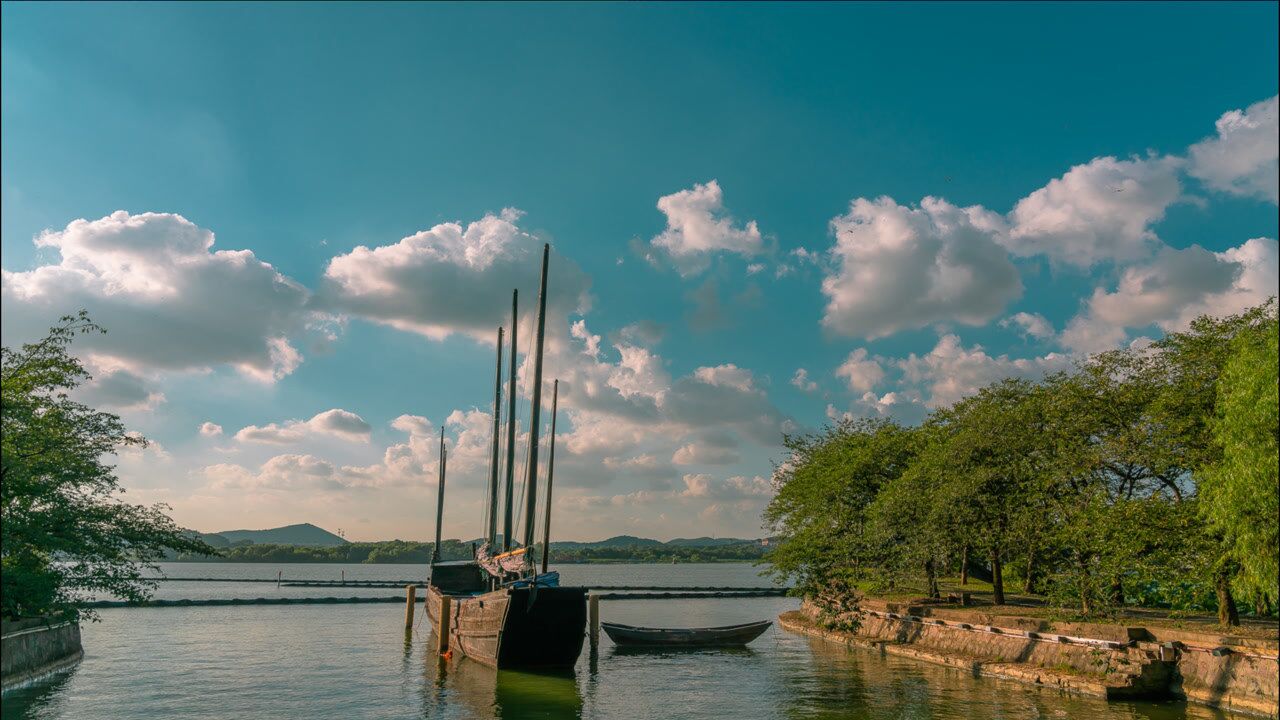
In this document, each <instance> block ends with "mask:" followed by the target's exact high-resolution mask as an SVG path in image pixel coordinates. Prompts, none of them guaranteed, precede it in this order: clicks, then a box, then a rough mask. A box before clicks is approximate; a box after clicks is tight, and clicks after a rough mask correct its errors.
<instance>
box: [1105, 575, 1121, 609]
mask: <svg viewBox="0 0 1280 720" xmlns="http://www.w3.org/2000/svg"><path fill="white" fill-rule="evenodd" d="M1107 602H1109V603H1111V606H1112V607H1122V606H1123V605H1124V582H1123V581H1121V580H1120V577H1119V576H1116V577H1114V578H1112V579H1111V589H1110V590H1109V591H1108V592H1107Z"/></svg>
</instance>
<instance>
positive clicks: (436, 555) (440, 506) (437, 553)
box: [431, 425, 445, 565]
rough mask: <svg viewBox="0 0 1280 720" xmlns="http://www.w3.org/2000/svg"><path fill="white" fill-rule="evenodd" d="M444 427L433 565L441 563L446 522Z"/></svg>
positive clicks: (441, 433) (437, 491)
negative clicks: (444, 522)
mask: <svg viewBox="0 0 1280 720" xmlns="http://www.w3.org/2000/svg"><path fill="white" fill-rule="evenodd" d="M444 464H445V448H444V426H443V425H441V426H440V481H439V483H438V487H437V488H436V544H435V545H432V546H431V564H432V565H434V564H436V563H438V562H440V523H441V522H442V521H443V520H444Z"/></svg>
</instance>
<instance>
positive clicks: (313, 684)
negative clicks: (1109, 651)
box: [0, 563, 1237, 720]
mask: <svg viewBox="0 0 1280 720" xmlns="http://www.w3.org/2000/svg"><path fill="white" fill-rule="evenodd" d="M342 569H345V570H346V572H347V579H349V580H352V579H361V580H378V579H386V580H403V579H410V578H414V577H419V576H421V575H422V574H423V572H424V569H423V568H422V567H421V566H407V565H400V566H388V565H347V566H336V565H282V566H272V565H265V564H243V565H238V564H237V565H233V564H203V563H173V564H169V565H166V566H165V571H166V573H167V574H168V575H170V576H172V577H212V576H218V577H228V578H241V579H243V578H274V577H275V573H276V571H277V570H283V571H284V573H285V577H286V579H287V578H289V577H294V578H296V579H303V578H310V579H334V580H336V579H337V578H338V576H339V574H340V573H339V571H340V570H342ZM559 569H560V570H561V573H562V575H563V577H564V580H565V582H566V583H583V584H595V585H624V584H631V585H644V584H652V585H737V586H747V585H767V584H768V581H767V580H763V579H761V578H759V577H757V576H756V569H755V568H754V567H752V566H750V565H738V564H722V565H703V566H696V565H568V566H563V567H561V568H559ZM391 592H395V591H394V590H388V589H363V588H362V589H358V590H352V591H346V590H345V589H342V588H338V589H334V588H280V589H279V590H277V589H276V587H275V585H274V584H269V583H245V582H242V583H178V582H167V583H163V584H162V586H161V592H160V597H169V598H180V597H192V598H194V597H272V596H279V595H286V594H287V595H291V596H297V595H302V594H307V595H321V596H325V595H381V594H386V593H391ZM796 606H797V602H796V601H795V600H792V599H789V598H750V599H742V600H724V599H705V600H703V599H699V600H628V601H608V602H604V603H602V604H601V615H602V616H603V618H604V619H605V620H612V621H617V622H623V623H629V624H644V625H721V624H731V623H736V622H745V621H748V620H757V619H764V618H771V619H776V617H777V615H778V613H780V612H783V611H785V610H789V609H792V608H794V607H796ZM101 617H102V621H101V622H99V623H94V624H89V625H86V626H85V627H84V645H85V659H84V662H82V663H81V664H80V665H79V666H77V667H76V668H75V669H74V670H72V671H70V672H68V673H65V674H62V675H61V676H58V677H56V678H54V679H51V680H49V681H46V682H44V683H42V684H40V685H38V686H35V687H32V688H28V689H24V690H21V691H18V692H13V693H7V694H6V695H5V696H4V703H3V711H0V714H2V717H3V718H4V720H9V719H10V718H67V719H73V718H74V719H80V718H85V719H94V718H122V719H128V718H179V717H182V718H188V717H189V718H335V719H338V718H342V719H345V718H459V719H462V718H577V717H581V718H592V719H594V718H602V719H604V718H617V719H619V720H636V719H637V718H664V719H665V718H738V719H745V718H875V719H880V718H885V719H889V718H982V719H986V718H998V719H1008V720H1014V719H1022V718H1088V719H1089V720H1110V719H1112V718H1150V719H1152V720H1171V719H1173V718H1228V717H1232V718H1234V717H1237V716H1231V715H1228V714H1223V713H1219V712H1216V711H1211V710H1207V709H1204V708H1199V707H1195V706H1186V705H1182V704H1178V703H1166V704H1149V703H1143V704H1139V703H1106V702H1103V701H1100V700H1093V699H1087V698H1073V697H1071V696H1067V695H1063V694H1060V693H1058V692H1056V691H1051V690H1043V689H1037V688H1032V687H1028V686H1024V685H1019V684H1016V683H1009V682H1005V681H999V680H989V679H975V678H973V677H971V676H969V675H966V674H965V673H963V672H961V671H958V670H953V669H950V668H943V667H938V666H933V665H928V664H923V663H917V662H913V661H909V660H905V659H901V658H895V657H888V656H881V655H880V654H878V653H876V652H873V651H867V650H860V649H853V650H846V649H844V648H842V647H838V646H835V645H832V644H830V643H825V642H822V641H817V640H811V639H809V638H806V637H804V636H800V635H793V634H791V633H788V632H785V631H782V630H780V629H778V628H777V627H773V628H771V629H770V630H769V631H768V632H767V633H765V634H764V635H763V636H762V637H761V638H760V639H758V640H756V641H755V642H753V643H752V644H751V646H750V649H746V650H719V651H686V652H677V653H672V652H635V651H623V650H620V649H618V648H615V647H614V646H613V645H612V644H611V643H610V642H609V640H608V637H606V636H603V635H602V638H601V646H600V650H599V653H598V654H597V655H596V656H595V657H594V658H592V657H590V656H589V652H587V651H586V650H584V652H583V657H582V659H581V660H580V661H579V663H578V666H577V668H576V669H575V671H574V672H573V673H570V674H566V675H564V676H545V675H533V674H526V673H517V672H501V673H495V672H493V671H491V670H489V669H488V668H485V667H482V666H480V665H477V664H475V663H472V662H469V661H467V660H465V659H464V660H455V661H453V662H450V663H448V664H444V665H442V664H441V663H439V662H438V661H437V660H436V658H435V657H434V656H433V654H432V653H431V651H430V650H429V647H430V643H429V638H430V631H429V629H428V628H427V626H426V625H425V623H424V622H423V621H422V613H421V605H419V612H418V623H417V627H416V628H415V629H414V630H413V631H412V632H411V633H409V634H408V635H407V636H406V633H405V632H404V628H403V624H404V613H403V606H401V605H331V606H295V607H281V606H262V607H212V608H155V609H110V610H104V611H102V612H101Z"/></svg>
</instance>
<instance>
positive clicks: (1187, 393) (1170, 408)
mask: <svg viewBox="0 0 1280 720" xmlns="http://www.w3.org/2000/svg"><path fill="white" fill-rule="evenodd" d="M1275 322H1276V301H1275V298H1272V299H1271V300H1269V301H1268V302H1267V303H1265V304H1263V305H1259V306H1258V307H1254V308H1250V309H1248V310H1246V311H1244V312H1242V313H1240V314H1238V315H1230V316H1226V317H1209V316H1202V317H1199V318H1196V319H1195V320H1194V321H1193V322H1192V323H1191V326H1190V328H1188V329H1187V330H1185V331H1183V332H1175V333H1169V334H1168V335H1166V336H1165V337H1164V338H1162V339H1160V340H1158V341H1156V342H1155V343H1153V344H1152V348H1153V352H1152V353H1150V355H1149V358H1150V364H1149V367H1150V372H1153V373H1155V374H1156V376H1157V377H1159V378H1161V379H1162V387H1161V391H1160V392H1159V394H1158V395H1157V397H1156V399H1155V401H1154V402H1153V404H1152V417H1153V426H1154V427H1156V428H1157V429H1158V432H1159V434H1160V436H1161V440H1162V445H1163V446H1164V447H1165V448H1167V449H1168V453H1169V456H1170V457H1171V458H1174V460H1173V462H1172V463H1171V464H1177V465H1180V466H1182V467H1185V468H1188V469H1189V470H1190V481H1191V482H1193V483H1195V485H1196V487H1195V489H1196V491H1197V492H1199V490H1200V487H1199V484H1200V483H1201V482H1202V481H1203V480H1204V479H1206V478H1210V477H1212V476H1213V473H1214V469H1215V468H1221V467H1224V465H1223V463H1224V450H1225V447H1224V445H1223V444H1222V443H1220V442H1219V439H1218V437H1217V436H1216V435H1217V431H1219V430H1220V429H1221V428H1222V425H1221V423H1222V420H1220V419H1219V413H1218V402H1219V399H1220V394H1219V380H1220V378H1222V377H1223V376H1224V372H1225V370H1226V368H1227V365H1228V362H1229V361H1231V360H1232V359H1233V357H1234V356H1235V355H1236V354H1238V353H1239V352H1240V348H1239V347H1237V345H1236V343H1237V341H1239V342H1240V343H1243V344H1245V345H1247V344H1249V342H1250V341H1248V340H1242V339H1240V338H1242V337H1246V336H1249V335H1250V334H1253V333H1257V332H1261V331H1262V330H1263V329H1264V328H1267V327H1269V326H1270V325H1271V324H1273V323H1275ZM1245 362H1248V361H1247V360H1246V361H1245ZM1247 374H1248V370H1241V371H1239V372H1237V373H1236V375H1237V376H1240V375H1247ZM1233 382H1235V383H1236V384H1238V383H1239V382H1241V381H1233ZM1245 382H1246V383H1247V381H1245ZM1233 392H1239V391H1238V390H1233ZM1241 397H1244V396H1243V395H1242V396H1241ZM1232 426H1233V427H1236V426H1238V424H1237V425H1232ZM1244 484H1245V485H1247V484H1248V482H1247V481H1246V482H1245V483H1244ZM1210 486H1211V487H1212V486H1213V482H1212V480H1211V481H1210ZM1212 494H1213V493H1212V491H1211V492H1210V495H1211V496H1212ZM1219 507H1221V506H1219ZM1267 522H1268V523H1271V524H1274V523H1275V516H1274V515H1272V516H1271V517H1270V519H1269V520H1268V521H1267ZM1225 527H1226V526H1224V525H1220V524H1218V523H1211V524H1210V525H1209V527H1207V528H1205V530H1206V531H1207V532H1210V533H1211V534H1212V535H1213V537H1212V538H1211V540H1212V542H1213V543H1214V544H1216V546H1217V548H1218V552H1216V553H1207V554H1206V555H1205V557H1206V558H1208V559H1209V564H1208V567H1207V568H1205V571H1206V572H1207V573H1208V574H1209V575H1211V577H1212V582H1213V585H1214V590H1215V593H1216V595H1217V605H1218V619H1219V621H1220V622H1222V623H1223V624H1224V625H1238V624H1239V623H1240V620H1239V613H1238V611H1237V609H1236V602H1235V597H1234V596H1233V594H1232V591H1231V586H1232V584H1233V582H1234V581H1235V578H1236V576H1237V575H1238V574H1239V573H1240V572H1241V565H1240V558H1239V557H1238V554H1237V553H1236V552H1235V551H1234V550H1233V541H1232V539H1231V538H1229V537H1227V536H1226V535H1225V534H1224V528H1225Z"/></svg>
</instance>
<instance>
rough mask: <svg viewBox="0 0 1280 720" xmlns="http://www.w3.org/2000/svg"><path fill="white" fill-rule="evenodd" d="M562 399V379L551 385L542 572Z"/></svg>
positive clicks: (546, 552)
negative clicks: (558, 404)
mask: <svg viewBox="0 0 1280 720" xmlns="http://www.w3.org/2000/svg"><path fill="white" fill-rule="evenodd" d="M559 399H560V381H559V380H556V381H555V383H554V384H553V385H552V386H551V448H550V450H548V451H547V514H546V519H545V520H544V521H543V523H542V574H543V575H545V574H546V573H547V558H548V556H549V555H550V553H551V479H552V477H554V475H555V471H556V404H557V401H558V400H559Z"/></svg>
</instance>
